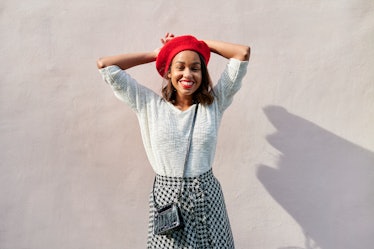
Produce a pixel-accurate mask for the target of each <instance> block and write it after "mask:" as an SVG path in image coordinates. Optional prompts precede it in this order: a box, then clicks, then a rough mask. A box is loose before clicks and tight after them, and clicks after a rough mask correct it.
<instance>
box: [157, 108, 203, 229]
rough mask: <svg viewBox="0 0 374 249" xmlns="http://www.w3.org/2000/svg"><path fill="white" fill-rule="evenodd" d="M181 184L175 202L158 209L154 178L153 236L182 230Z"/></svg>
mask: <svg viewBox="0 0 374 249" xmlns="http://www.w3.org/2000/svg"><path fill="white" fill-rule="evenodd" d="M198 107H199V104H197V105H196V108H195V114H194V117H193V120H192V125H191V131H190V135H189V138H188V147H187V153H186V158H185V160H184V168H183V176H184V173H185V170H186V165H187V159H188V155H189V152H190V147H191V138H192V133H193V128H194V126H195V121H196V114H197V108H198ZM182 183H183V181H182ZM182 183H181V186H180V189H179V193H178V197H177V201H176V202H173V203H170V204H168V205H165V206H163V207H159V206H158V205H157V202H156V198H155V193H154V191H155V184H156V177H155V180H154V182H153V203H154V205H155V209H156V211H155V214H154V217H153V234H154V235H167V234H171V233H173V232H174V231H177V230H180V229H183V227H184V224H183V220H182V215H181V212H180V209H179V206H178V202H179V201H180V197H181V192H182Z"/></svg>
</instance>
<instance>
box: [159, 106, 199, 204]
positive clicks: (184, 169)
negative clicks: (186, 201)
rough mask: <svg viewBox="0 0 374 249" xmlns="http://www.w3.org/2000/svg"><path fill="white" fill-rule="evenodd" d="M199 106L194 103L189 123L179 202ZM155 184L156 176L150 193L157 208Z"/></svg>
mask: <svg viewBox="0 0 374 249" xmlns="http://www.w3.org/2000/svg"><path fill="white" fill-rule="evenodd" d="M198 107H199V104H196V108H195V114H194V116H193V120H192V124H191V130H190V134H189V136H188V142H187V143H188V147H187V151H186V157H185V159H184V166H183V175H182V181H181V184H180V188H179V193H178V197H177V201H178V202H179V200H180V197H181V195H182V187H183V177H184V175H185V173H186V168H187V161H188V156H189V154H190V149H191V141H192V134H193V130H194V127H195V121H196V116H197V108H198ZM155 184H156V177H155V179H154V181H153V188H152V195H153V203H154V205H155V208H156V209H158V207H159V205H158V204H157V202H156V197H155Z"/></svg>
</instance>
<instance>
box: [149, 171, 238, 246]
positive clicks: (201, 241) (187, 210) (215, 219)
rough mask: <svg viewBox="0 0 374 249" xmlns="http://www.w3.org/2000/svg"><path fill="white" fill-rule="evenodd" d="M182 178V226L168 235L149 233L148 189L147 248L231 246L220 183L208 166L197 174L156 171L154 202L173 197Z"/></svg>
mask: <svg viewBox="0 0 374 249" xmlns="http://www.w3.org/2000/svg"><path fill="white" fill-rule="evenodd" d="M182 181H183V189H182V195H181V201H180V208H181V213H182V218H183V222H184V228H183V230H179V231H176V232H174V233H173V234H171V235H154V234H153V217H154V212H155V207H154V202H153V194H152V193H151V195H150V198H149V206H150V210H149V226H148V240H147V248H148V249H161V248H162V249H165V248H173V249H177V248H183V249H198V248H204V249H208V248H210V249H234V240H233V236H232V232H231V227H230V222H229V218H228V216H227V211H226V206H225V202H224V198H223V194H222V189H221V185H220V183H219V182H218V180H217V179H216V178H215V177H214V175H213V173H212V170H209V171H208V172H206V173H204V174H202V175H200V176H198V177H188V178H181V177H167V176H160V175H156V182H155V189H154V193H155V198H156V202H157V204H158V205H159V206H163V205H166V204H168V203H170V202H172V201H173V200H175V199H176V197H177V196H178V192H179V190H180V186H181V185H180V184H181V183H182Z"/></svg>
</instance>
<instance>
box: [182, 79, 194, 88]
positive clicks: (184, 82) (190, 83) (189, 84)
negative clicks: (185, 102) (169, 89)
mask: <svg viewBox="0 0 374 249" xmlns="http://www.w3.org/2000/svg"><path fill="white" fill-rule="evenodd" d="M180 83H181V85H182V87H183V88H185V89H190V88H191V87H192V86H193V84H194V82H193V81H187V80H181V81H180Z"/></svg>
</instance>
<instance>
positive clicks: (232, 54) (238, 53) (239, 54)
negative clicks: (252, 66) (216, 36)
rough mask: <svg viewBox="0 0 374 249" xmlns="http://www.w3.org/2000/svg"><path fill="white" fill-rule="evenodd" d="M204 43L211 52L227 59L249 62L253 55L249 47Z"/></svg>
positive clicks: (209, 41)
mask: <svg viewBox="0 0 374 249" xmlns="http://www.w3.org/2000/svg"><path fill="white" fill-rule="evenodd" d="M204 42H205V43H206V44H207V45H208V47H209V48H210V51H211V52H213V53H216V54H219V55H221V56H223V57H225V58H227V59H230V58H234V59H238V60H241V61H248V60H249V56H250V53H251V49H250V47H249V46H245V45H239V44H234V43H229V42H222V41H212V40H204Z"/></svg>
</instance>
